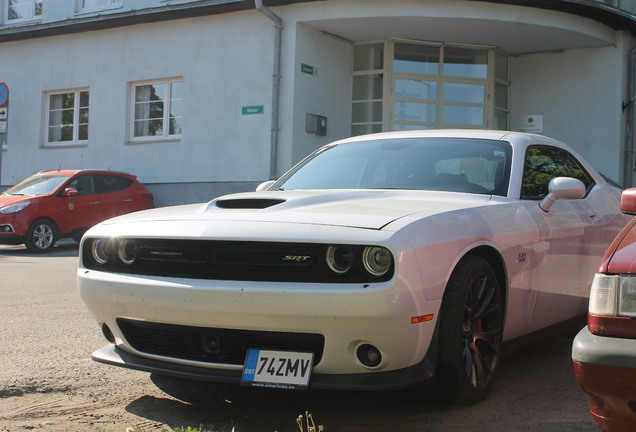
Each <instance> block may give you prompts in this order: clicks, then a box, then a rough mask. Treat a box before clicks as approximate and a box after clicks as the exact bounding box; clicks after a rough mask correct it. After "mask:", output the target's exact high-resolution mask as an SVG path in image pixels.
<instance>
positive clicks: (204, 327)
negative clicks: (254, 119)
mask: <svg viewBox="0 0 636 432" xmlns="http://www.w3.org/2000/svg"><path fill="white" fill-rule="evenodd" d="M619 200H620V190H619V189H618V188H617V187H615V186H613V185H611V184H610V183H608V182H607V181H606V180H605V179H604V178H603V177H602V176H601V175H599V173H597V172H596V171H595V170H594V169H593V168H592V167H591V166H590V165H589V164H588V163H586V162H585V161H584V160H583V159H582V158H581V157H580V156H578V155H577V154H576V153H575V152H574V151H573V150H572V149H570V148H569V147H567V146H566V145H564V144H562V143H560V142H558V141H555V140H552V139H549V138H546V137H542V136H539V135H531V134H522V133H515V132H505V131H474V130H471V131H468V130H465V131H445V130H434V131H408V132H393V133H383V134H374V135H366V136H361V137H355V138H349V139H345V140H342V141H338V142H335V143H332V144H329V145H327V146H325V147H323V148H320V149H319V150H317V151H316V152H314V153H313V154H311V155H310V156H308V157H307V158H306V159H304V160H303V161H302V162H300V163H299V164H298V165H297V166H295V167H294V168H293V169H291V170H290V171H289V172H288V173H286V174H285V175H283V176H282V177H281V178H280V179H279V180H277V181H271V182H266V183H264V184H262V185H261V186H260V187H259V188H258V190H257V191H256V192H251V193H240V194H234V195H229V196H223V197H220V198H217V199H214V200H212V201H210V202H208V203H204V204H196V205H185V206H177V207H171V208H163V209H155V210H149V211H143V212H138V213H134V214H131V215H126V216H121V217H117V218H114V219H110V220H108V221H106V222H103V223H101V224H99V225H97V226H95V227H94V228H92V229H91V230H90V231H88V232H87V233H86V235H85V236H84V238H83V240H82V243H81V246H80V264H79V269H78V283H79V291H80V294H81V297H82V299H83V300H84V302H85V303H86V305H87V307H88V308H89V310H90V311H91V313H92V314H93V315H94V316H95V318H96V320H97V321H98V323H99V325H100V326H101V329H102V332H103V334H104V336H105V338H106V339H107V340H108V342H109V343H108V345H106V346H105V347H103V348H101V349H99V350H97V351H95V352H94V353H93V359H94V360H96V361H99V362H102V363H107V364H112V365H117V366H123V367H128V368H133V369H138V370H144V371H148V372H152V373H154V374H158V375H168V376H172V377H181V378H187V379H194V380H207V381H221V382H236V383H237V384H238V383H241V384H243V385H247V386H263V387H276V388H335V389H355V390H362V389H368V390H382V389H397V388H403V387H407V386H414V385H417V384H423V383H428V384H429V385H430V386H431V388H433V389H434V390H435V391H436V392H437V393H438V394H439V397H440V398H441V399H443V400H446V401H449V402H460V403H475V402H478V401H480V400H482V399H484V398H485V397H486V396H487V395H488V392H489V391H490V389H491V387H492V385H493V377H494V375H495V372H496V370H497V366H498V363H499V360H500V357H501V352H502V344H503V343H504V342H508V341H511V340H514V339H518V338H521V337H522V336H525V335H529V334H532V333H535V332H537V331H539V330H542V329H546V328H548V327H551V326H553V325H556V324H558V323H561V322H563V321H566V320H569V319H572V318H574V317H577V316H578V315H581V314H585V312H586V310H587V297H588V291H589V286H590V282H591V280H592V277H593V275H594V273H595V271H596V269H597V268H598V266H599V263H600V260H601V257H602V255H603V253H604V251H605V249H606V248H607V246H608V245H609V243H610V241H611V240H612V239H613V237H614V236H615V234H616V233H617V232H618V231H619V230H620V229H621V228H622V227H623V226H624V225H625V224H626V222H627V220H628V218H627V216H624V215H623V214H622V213H621V212H620V211H619Z"/></svg>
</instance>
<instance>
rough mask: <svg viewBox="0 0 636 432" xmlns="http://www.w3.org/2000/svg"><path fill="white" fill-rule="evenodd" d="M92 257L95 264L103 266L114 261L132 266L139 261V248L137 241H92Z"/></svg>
mask: <svg viewBox="0 0 636 432" xmlns="http://www.w3.org/2000/svg"><path fill="white" fill-rule="evenodd" d="M90 242H91V243H90V246H89V247H90V255H91V258H92V259H93V261H94V262H95V264H97V265H99V266H102V265H105V264H107V263H109V262H112V260H115V259H116V260H118V261H119V262H120V263H122V264H124V265H132V264H133V263H134V262H135V260H136V259H137V256H138V253H139V248H138V246H137V242H136V241H135V240H130V239H117V238H100V239H94V240H91V241H90Z"/></svg>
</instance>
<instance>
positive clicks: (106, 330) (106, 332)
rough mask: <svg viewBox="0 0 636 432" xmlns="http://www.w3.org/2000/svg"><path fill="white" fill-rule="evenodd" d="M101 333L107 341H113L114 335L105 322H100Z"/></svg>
mask: <svg viewBox="0 0 636 432" xmlns="http://www.w3.org/2000/svg"><path fill="white" fill-rule="evenodd" d="M102 334H103V335H104V337H105V338H106V340H107V341H108V342H110V343H115V335H114V334H113V332H112V331H110V327H108V326H107V325H106V323H102Z"/></svg>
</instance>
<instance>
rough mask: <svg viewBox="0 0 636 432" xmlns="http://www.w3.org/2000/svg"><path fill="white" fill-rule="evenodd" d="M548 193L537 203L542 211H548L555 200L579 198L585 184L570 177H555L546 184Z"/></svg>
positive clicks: (582, 195) (583, 194) (583, 191)
mask: <svg viewBox="0 0 636 432" xmlns="http://www.w3.org/2000/svg"><path fill="white" fill-rule="evenodd" d="M548 191H549V192H548V195H546V197H545V198H543V201H541V202H540V203H539V207H541V210H543V211H544V212H548V211H549V210H550V207H552V204H554V203H555V202H556V201H557V200H574V199H581V198H583V197H584V196H585V185H584V184H583V182H582V181H581V180H577V179H575V178H571V177H555V178H553V179H552V180H550V184H549V185H548Z"/></svg>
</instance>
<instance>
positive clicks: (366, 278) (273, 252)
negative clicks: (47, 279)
mask: <svg viewBox="0 0 636 432" xmlns="http://www.w3.org/2000/svg"><path fill="white" fill-rule="evenodd" d="M92 241H93V240H92V239H87V241H85V243H84V247H83V249H82V257H83V263H84V265H85V266H86V267H87V268H91V269H95V270H101V271H111V272H116V273H128V274H138V275H148V276H163V277H179V278H189V279H211V280H241V281H271V282H321V283H371V282H383V281H387V280H389V279H391V277H392V276H393V269H391V270H390V271H389V272H387V273H386V274H385V275H383V276H380V277H374V276H371V275H369V274H368V273H367V272H365V271H364V270H363V267H362V264H361V260H360V257H361V256H362V254H363V250H364V246H359V245H353V246H351V249H352V251H353V254H354V256H355V257H356V264H354V265H353V266H352V268H351V270H350V271H348V272H346V274H335V273H334V272H332V271H330V270H329V269H328V268H327V264H326V259H325V256H326V251H327V249H328V247H329V246H330V245H326V244H317V243H287V242H250V241H222V240H174V239H131V241H134V242H135V244H136V247H137V248H138V253H137V258H136V259H135V260H134V263H132V264H128V265H127V264H124V263H123V262H122V261H121V260H120V259H117V257H116V256H115V255H116V252H115V250H116V249H117V247H116V246H115V245H111V246H110V248H111V250H113V251H112V252H111V254H112V256H111V259H109V260H108V262H106V263H105V264H104V263H97V262H96V261H95V259H94V258H93V256H92V255H91V246H90V245H91V242H92ZM113 241H114V240H113Z"/></svg>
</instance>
